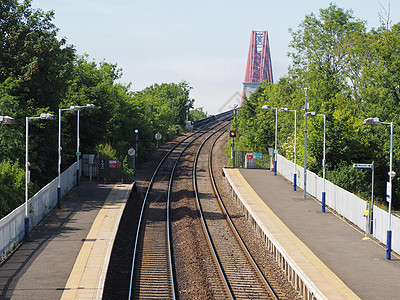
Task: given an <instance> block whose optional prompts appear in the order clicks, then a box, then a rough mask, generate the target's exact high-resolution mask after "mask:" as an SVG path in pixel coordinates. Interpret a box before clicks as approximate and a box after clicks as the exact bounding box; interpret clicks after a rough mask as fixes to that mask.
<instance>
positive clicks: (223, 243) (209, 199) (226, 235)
mask: <svg viewBox="0 0 400 300" xmlns="http://www.w3.org/2000/svg"><path fill="white" fill-rule="evenodd" d="M222 134H223V133H222ZM222 134H219V136H217V137H215V138H214V140H211V138H212V137H213V135H210V136H209V137H208V138H207V139H206V140H204V141H203V143H202V144H201V146H200V147H199V150H198V152H197V155H196V159H195V162H194V168H193V187H194V191H195V195H196V203H197V208H198V210H199V215H200V216H201V219H202V222H201V223H202V225H203V230H204V233H205V235H206V237H207V240H208V244H209V247H210V249H211V252H212V253H213V255H214V261H215V263H216V265H217V266H218V270H219V275H220V277H221V282H222V283H223V286H224V288H225V291H226V296H227V298H230V299H278V297H277V295H276V294H275V292H274V291H273V289H272V288H271V286H270V284H269V283H268V281H267V280H266V279H265V277H264V275H263V274H262V272H261V271H260V269H259V268H258V266H257V264H256V262H255V260H254V259H253V257H252V256H251V254H250V252H249V251H248V249H247V247H246V245H245V243H244V242H243V240H242V239H241V237H240V235H239V233H238V231H237V230H236V228H235V226H234V224H233V222H232V220H231V218H230V216H229V214H228V212H227V210H226V209H225V206H224V204H223V202H222V199H221V197H220V194H219V192H218V189H217V186H216V184H215V179H214V174H213V170H212V150H213V147H214V145H215V142H216V141H217V139H218V138H219V137H220V136H221V135H222ZM207 144H208V147H209V149H210V150H209V152H208V151H205V150H204V149H205V148H206V147H205V146H206V145H207ZM208 178H209V179H210V181H211V182H210V181H208V180H207V179H208Z"/></svg>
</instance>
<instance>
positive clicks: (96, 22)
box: [33, 0, 400, 114]
mask: <svg viewBox="0 0 400 300" xmlns="http://www.w3.org/2000/svg"><path fill="white" fill-rule="evenodd" d="M330 2H333V3H336V4H337V5H338V6H339V7H341V8H344V9H352V10H353V11H354V16H355V17H356V18H357V19H361V20H365V21H367V25H368V27H369V28H372V27H378V26H379V24H380V22H379V12H380V11H382V7H384V8H385V9H387V8H388V5H389V1H388V0H380V1H378V0H337V1H328V0H327V1H325V0H310V1H307V0H306V1H298V0H297V1H296V0H290V1H285V0H281V1H270V0H264V1H263V0H252V1H237V0H231V1H228V0H197V1H194V0H168V1H167V0H143V1H138V0H129V1H128V0H112V1H110V0H33V7H34V8H41V9H43V10H45V11H48V10H54V11H55V20H54V23H55V25H56V26H57V27H58V28H59V29H60V32H59V36H60V37H66V38H67V41H68V43H69V44H72V45H74V46H75V47H76V49H77V51H78V53H79V54H84V53H86V54H88V55H89V57H90V58H91V59H95V60H96V61H97V62H100V61H102V60H106V61H107V62H111V63H117V64H118V66H119V67H120V68H122V69H123V74H124V75H123V77H122V80H121V81H122V82H124V83H129V82H131V83H132V90H133V91H137V90H142V89H143V88H145V87H146V86H149V85H151V84H153V83H163V82H180V81H182V80H186V81H188V82H189V84H190V85H191V86H192V87H193V90H192V92H191V97H192V98H194V99H195V107H204V109H205V110H206V111H207V112H208V113H209V114H216V113H218V112H220V111H221V110H222V111H225V110H226V109H229V108H231V107H233V104H234V103H236V102H237V101H240V99H239V98H240V95H241V93H242V81H243V79H244V73H245V67H246V60H247V52H248V47H249V41H250V33H251V30H260V31H261V30H268V33H269V42H270V48H271V57H272V68H273V75H274V80H275V81H277V80H278V79H279V78H280V77H282V76H285V75H286V74H287V69H288V66H289V64H290V60H289V58H288V57H287V53H288V51H289V49H288V44H289V42H290V40H291V36H290V35H289V32H288V29H289V28H290V27H291V28H293V29H296V28H297V27H298V25H299V24H300V22H301V21H302V20H304V17H305V15H306V14H310V13H311V12H314V14H316V15H318V14H319V9H320V8H327V7H328V6H329V3H330ZM391 19H392V20H393V24H395V23H398V22H400V1H399V0H392V1H391Z"/></svg>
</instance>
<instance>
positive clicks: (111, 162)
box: [108, 160, 117, 169]
mask: <svg viewBox="0 0 400 300" xmlns="http://www.w3.org/2000/svg"><path fill="white" fill-rule="evenodd" d="M108 167H109V168H110V169H115V168H116V167H117V161H116V160H109V161H108Z"/></svg>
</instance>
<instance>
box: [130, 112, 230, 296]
mask: <svg viewBox="0 0 400 300" xmlns="http://www.w3.org/2000/svg"><path fill="white" fill-rule="evenodd" d="M223 118H226V117H225V116H224V117H223ZM220 122H221V121H220ZM207 125H209V124H207ZM207 125H206V126H207ZM206 132H207V131H206V130H204V131H199V132H196V133H194V134H192V135H190V136H188V137H186V138H184V139H183V140H182V141H180V142H179V143H177V144H176V145H175V146H174V147H173V148H172V149H171V150H170V151H169V152H168V153H167V154H166V155H165V156H164V158H163V159H162V160H161V161H160V163H159V165H158V167H157V168H156V170H155V172H154V174H153V176H152V179H151V181H150V184H149V187H148V189H147V192H146V195H145V200H144V202H143V206H142V211H141V215H140V219H139V226H138V230H137V233H136V240H135V247H134V255H133V260H132V268H131V280H130V289H129V299H175V298H176V297H177V296H176V291H175V282H174V270H173V269H174V266H173V257H172V248H173V247H172V245H171V233H170V211H169V210H170V199H171V190H172V183H173V175H174V171H175V168H176V166H177V163H178V161H179V159H180V157H181V156H182V155H183V153H184V152H185V150H186V149H187V148H188V147H189V146H190V145H191V144H192V143H193V142H195V141H196V140H197V139H198V138H199V137H201V136H202V135H203V134H205V133H206Z"/></svg>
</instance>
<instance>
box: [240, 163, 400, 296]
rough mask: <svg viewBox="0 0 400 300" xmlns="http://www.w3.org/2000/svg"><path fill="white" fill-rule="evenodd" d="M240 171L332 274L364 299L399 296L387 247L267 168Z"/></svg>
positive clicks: (399, 265) (398, 271)
mask: <svg viewBox="0 0 400 300" xmlns="http://www.w3.org/2000/svg"><path fill="white" fill-rule="evenodd" d="M240 174H241V175H242V176H243V178H244V179H245V180H246V182H247V183H248V184H249V185H250V186H251V188H252V189H253V190H254V191H255V193H256V194H257V195H258V196H259V197H260V198H261V199H262V200H263V201H264V203H265V204H266V205H267V206H268V207H269V209H271V210H272V211H273V213H274V214H275V215H276V216H277V217H278V218H279V219H280V220H281V221H282V222H283V223H284V224H285V225H286V226H287V227H288V228H289V229H290V231H291V232H292V233H293V234H294V235H296V236H297V237H298V238H299V239H300V240H301V241H302V242H303V243H304V244H305V245H306V246H307V247H308V248H309V249H310V250H311V251H312V252H313V253H314V254H315V255H316V256H317V257H318V258H319V259H320V260H321V261H322V262H323V263H324V264H325V265H326V266H327V267H328V268H329V269H330V270H331V271H332V272H333V273H334V274H336V276H338V277H339V278H340V279H341V280H342V281H343V282H344V283H345V284H346V285H347V286H348V287H349V288H350V289H351V290H352V291H353V292H354V293H355V294H357V295H358V296H359V297H360V298H362V299H400V280H399V278H400V258H399V256H398V255H396V254H395V253H393V255H392V260H390V261H388V260H386V251H385V248H384V247H383V246H382V245H380V244H379V243H377V242H375V241H374V240H369V241H365V240H363V239H362V238H363V237H364V232H362V231H360V230H359V229H357V228H355V227H353V226H351V225H350V224H349V223H347V222H345V221H344V220H343V219H342V218H340V217H338V216H337V215H335V214H334V213H332V212H331V211H329V210H327V211H326V212H325V213H322V212H321V205H320V203H319V202H317V201H316V200H315V199H313V198H312V197H310V196H308V197H307V198H306V199H303V190H301V189H300V188H298V189H297V191H296V192H295V191H293V185H292V183H290V182H288V181H287V180H286V179H284V178H283V177H280V176H274V175H273V173H272V172H270V171H268V170H256V169H240Z"/></svg>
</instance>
